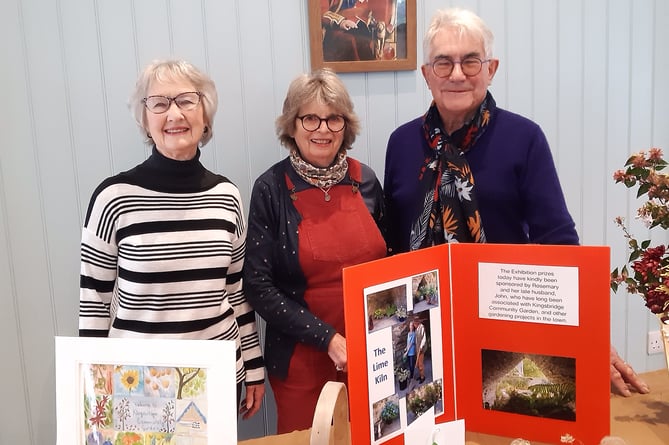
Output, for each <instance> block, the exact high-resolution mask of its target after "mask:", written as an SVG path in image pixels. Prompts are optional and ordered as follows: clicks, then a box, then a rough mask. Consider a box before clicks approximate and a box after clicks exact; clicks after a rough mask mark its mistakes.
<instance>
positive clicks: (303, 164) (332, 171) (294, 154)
mask: <svg viewBox="0 0 669 445" xmlns="http://www.w3.org/2000/svg"><path fill="white" fill-rule="evenodd" d="M290 164H291V165H292V166H293V169H295V171H296V172H297V174H298V175H299V176H300V177H301V178H302V179H304V180H305V181H307V182H308V183H309V184H311V185H313V186H316V187H319V188H324V189H328V188H330V187H332V186H333V185H335V184H339V182H341V180H342V179H344V176H346V172H347V171H348V161H346V151H340V152H339V153H337V157H335V160H334V162H333V163H332V164H331V165H330V166H329V167H316V166H315V165H312V164H310V163H308V162H307V161H305V160H304V159H302V157H301V156H300V154H299V152H298V151H297V150H291V151H290Z"/></svg>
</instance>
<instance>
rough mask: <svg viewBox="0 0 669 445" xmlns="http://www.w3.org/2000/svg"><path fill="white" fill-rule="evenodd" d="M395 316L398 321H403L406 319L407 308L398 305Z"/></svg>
mask: <svg viewBox="0 0 669 445" xmlns="http://www.w3.org/2000/svg"><path fill="white" fill-rule="evenodd" d="M395 317H397V320H399V321H404V320H406V319H407V308H406V306H398V307H397V310H396V311H395Z"/></svg>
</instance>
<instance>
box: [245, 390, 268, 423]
mask: <svg viewBox="0 0 669 445" xmlns="http://www.w3.org/2000/svg"><path fill="white" fill-rule="evenodd" d="M263 395H265V384H264V383H261V384H259V385H248V386H247V387H246V400H245V401H244V402H242V406H240V407H239V414H241V415H242V419H244V420H246V419H248V418H250V417H251V416H253V415H254V414H255V413H257V412H258V411H259V410H260V405H262V398H263Z"/></svg>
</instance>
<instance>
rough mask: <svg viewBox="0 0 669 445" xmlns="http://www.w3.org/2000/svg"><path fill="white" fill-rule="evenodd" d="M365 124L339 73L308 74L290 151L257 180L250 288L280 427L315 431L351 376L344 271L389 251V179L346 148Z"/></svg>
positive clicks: (283, 120)
mask: <svg viewBox="0 0 669 445" xmlns="http://www.w3.org/2000/svg"><path fill="white" fill-rule="evenodd" d="M359 127H360V123H359V120H358V118H357V116H356V115H355V113H354V111H353V103H352V101H351V99H350V97H349V94H348V92H347V91H346V88H345V86H344V85H343V83H342V82H341V80H340V79H339V78H338V77H337V76H336V75H335V74H334V72H332V71H331V70H327V69H325V70H319V71H316V72H314V73H312V74H310V75H302V76H299V77H298V78H296V79H295V80H294V81H293V82H292V83H291V85H290V87H289V89H288V93H287V96H286V99H285V101H284V107H283V113H282V115H281V116H279V118H278V119H277V133H278V135H279V139H280V140H281V142H282V144H283V145H284V146H286V147H287V148H288V149H289V151H290V153H289V156H288V157H287V158H285V159H284V160H282V161H280V162H278V163H277V164H275V165H274V166H272V167H270V169H269V170H267V171H266V172H265V173H263V174H262V175H261V176H260V177H259V178H258V179H257V180H256V182H255V185H254V187H253V192H252V195H251V202H250V211H249V227H248V235H247V250H246V260H245V265H244V288H245V292H246V294H247V298H248V300H249V301H250V303H251V305H252V306H253V307H254V309H255V310H256V312H257V313H258V314H260V315H261V316H262V317H263V318H264V320H265V321H266V322H267V330H266V335H265V363H266V366H267V370H268V373H269V376H270V378H269V380H270V384H271V387H272V391H273V392H274V398H275V400H276V404H277V416H278V419H277V420H278V421H277V432H278V433H279V434H281V433H285V432H290V431H293V430H301V429H306V428H309V427H310V426H311V423H312V420H313V415H314V410H315V407H316V402H317V400H318V396H319V394H320V391H321V388H322V387H323V385H324V384H325V382H327V381H330V380H338V381H342V382H346V369H347V362H348V357H347V355H346V340H345V336H346V331H345V326H344V298H347V296H345V295H344V294H343V288H342V272H341V271H342V268H343V267H346V266H350V265H354V264H359V263H362V262H366V261H371V260H374V259H378V258H381V257H384V256H385V255H386V244H385V241H384V239H383V236H382V227H383V223H382V219H383V193H382V190H381V186H380V183H379V181H378V180H377V178H376V176H375V175H374V172H373V171H372V170H371V169H370V168H369V167H368V166H366V165H364V164H362V163H360V162H358V161H356V160H355V159H352V158H350V157H348V156H347V155H346V153H347V150H348V149H350V148H351V145H352V143H353V141H354V140H355V136H356V134H357V133H358V132H359Z"/></svg>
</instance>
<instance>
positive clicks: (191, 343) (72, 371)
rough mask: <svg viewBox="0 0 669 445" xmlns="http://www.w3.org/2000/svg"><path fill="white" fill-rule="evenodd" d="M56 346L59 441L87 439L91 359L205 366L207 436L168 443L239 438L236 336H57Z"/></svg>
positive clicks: (210, 443)
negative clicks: (224, 338) (230, 338)
mask: <svg viewBox="0 0 669 445" xmlns="http://www.w3.org/2000/svg"><path fill="white" fill-rule="evenodd" d="M55 347H56V349H55V351H56V368H55V369H56V416H57V419H56V420H57V442H56V443H57V445H86V438H85V425H86V421H87V420H86V419H85V418H84V417H85V416H84V397H85V393H84V377H83V375H84V371H83V370H84V369H85V370H86V371H88V370H90V368H89V366H90V365H91V364H96V365H98V364H99V365H114V366H127V367H129V368H132V367H135V368H137V367H149V368H158V367H163V368H190V367H192V368H202V369H205V370H206V390H205V392H206V413H207V414H206V439H202V437H200V438H199V439H198V440H196V441H195V442H192V441H191V440H188V441H182V440H181V439H179V440H174V441H170V442H167V443H169V444H174V443H177V444H181V443H184V444H186V443H198V444H202V443H204V444H206V445H236V444H237V410H236V406H237V402H236V398H237V389H236V366H235V363H236V358H235V352H236V346H235V342H233V341H214V340H167V339H127V338H124V339H120V338H91V337H61V336H56V337H55ZM175 411H176V410H175ZM111 443H114V442H113V441H112V442H111Z"/></svg>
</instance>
